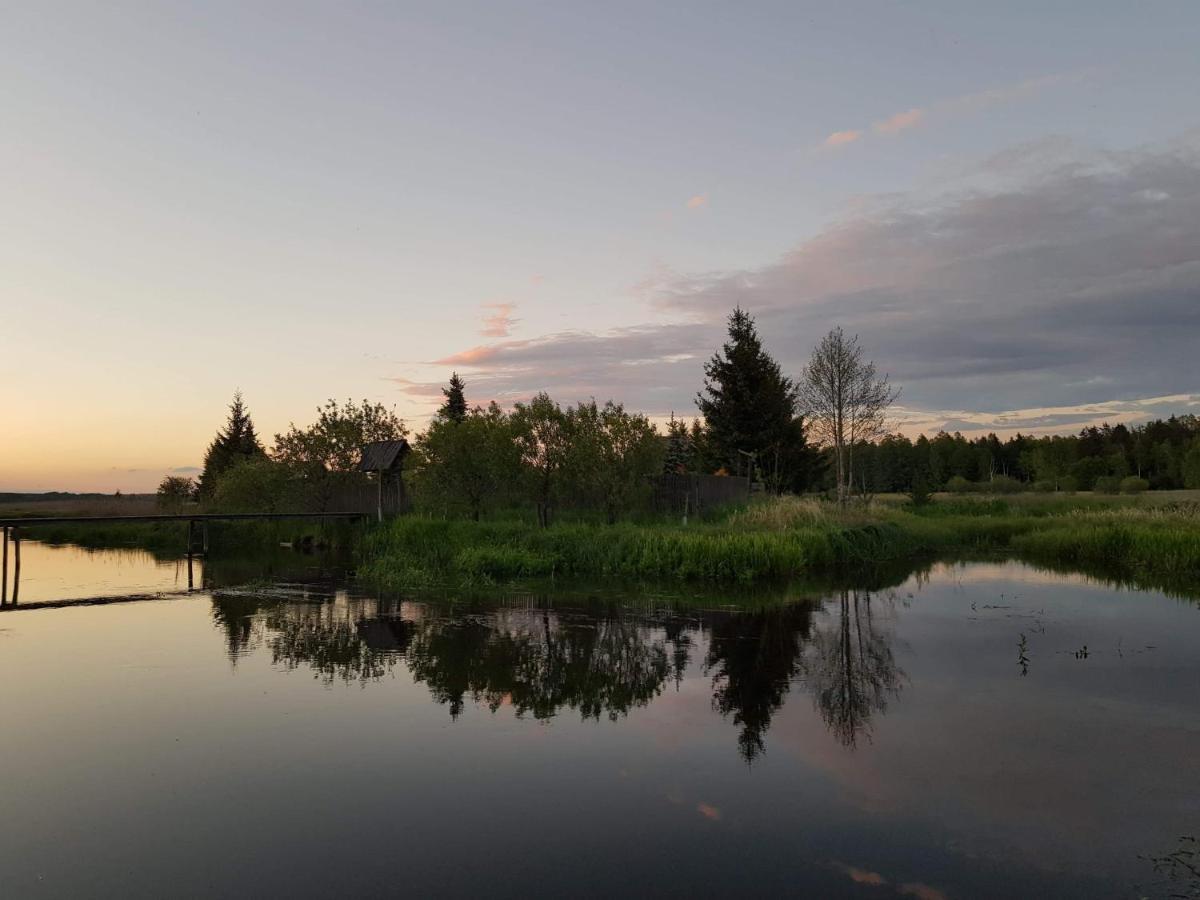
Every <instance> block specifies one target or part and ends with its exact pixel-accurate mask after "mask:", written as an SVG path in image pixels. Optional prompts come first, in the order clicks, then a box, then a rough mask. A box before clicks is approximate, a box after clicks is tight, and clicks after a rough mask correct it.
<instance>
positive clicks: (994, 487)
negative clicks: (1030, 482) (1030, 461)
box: [983, 475, 1025, 494]
mask: <svg viewBox="0 0 1200 900" xmlns="http://www.w3.org/2000/svg"><path fill="white" fill-rule="evenodd" d="M983 489H984V490H985V491H986V492H987V493H989V494H1017V493H1020V492H1021V491H1022V490H1024V489H1025V486H1024V485H1023V484H1021V482H1019V481H1017V479H1015V478H1012V477H1010V476H1008V475H995V476H993V477H992V480H991V481H988V482H985V483H984V485H983Z"/></svg>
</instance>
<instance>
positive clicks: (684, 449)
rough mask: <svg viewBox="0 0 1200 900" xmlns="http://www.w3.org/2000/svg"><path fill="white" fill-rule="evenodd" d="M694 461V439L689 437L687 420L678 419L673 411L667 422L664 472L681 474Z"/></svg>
mask: <svg viewBox="0 0 1200 900" xmlns="http://www.w3.org/2000/svg"><path fill="white" fill-rule="evenodd" d="M691 461H692V441H691V438H690V437H688V427H687V422H685V421H683V419H676V418H675V413H674V412H672V413H671V421H670V422H668V423H667V454H666V457H665V458H664V459H663V472H665V473H666V474H668V475H681V474H683V473H685V472H687V471H688V468H689V464H690V463H691Z"/></svg>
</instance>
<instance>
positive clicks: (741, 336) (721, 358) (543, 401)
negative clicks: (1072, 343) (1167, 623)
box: [159, 308, 1200, 526]
mask: <svg viewBox="0 0 1200 900" xmlns="http://www.w3.org/2000/svg"><path fill="white" fill-rule="evenodd" d="M727 331H728V333H727V339H726V340H725V342H724V343H723V344H722V346H721V347H720V348H719V349H718V350H717V351H716V352H715V353H714V354H713V356H712V357H711V358H710V359H709V361H708V362H707V363H705V365H704V367H703V373H704V379H703V384H702V387H701V390H700V391H698V392H697V394H696V400H695V402H696V407H697V412H698V413H699V415H697V416H696V417H694V418H692V419H691V421H690V422H689V421H687V420H686V419H684V418H676V416H675V415H674V413H672V415H671V418H670V420H669V421H668V423H667V425H666V429H665V433H664V434H660V433H659V431H658V429H657V428H656V427H655V426H654V425H653V424H652V423H651V422H650V421H649V420H648V419H647V418H646V417H645V416H644V415H641V414H639V413H633V412H630V411H628V410H626V409H625V408H624V406H623V405H622V404H620V403H618V402H615V401H613V400H609V401H607V402H605V403H603V404H601V403H598V402H597V401H596V400H595V399H592V400H589V401H586V402H580V403H577V404H575V405H573V406H572V405H568V406H563V405H561V404H560V403H559V402H557V401H556V400H554V399H553V398H552V397H550V395H549V394H547V393H545V392H542V393H539V394H537V395H536V396H534V397H533V398H532V399H530V400H529V401H527V402H520V403H516V404H514V405H513V407H512V408H511V409H503V408H501V407H500V406H498V405H497V404H496V403H494V402H493V403H489V404H488V405H486V406H482V405H475V406H472V405H471V404H470V403H469V402H468V398H467V393H466V387H467V386H466V384H465V383H464V381H463V379H462V378H460V377H459V375H458V374H457V373H454V374H452V376H451V378H450V381H449V384H448V385H447V386H446V387H445V388H444V389H443V395H444V402H443V403H442V405H441V407H440V408H439V409H438V411H437V413H436V415H435V416H434V417H433V419H432V421H431V422H430V424H429V426H428V427H427V428H426V429H425V430H424V431H423V432H421V433H420V434H418V435H416V436H412V435H411V434H410V431H409V429H408V427H407V426H406V424H405V423H404V421H403V420H401V419H400V418H399V417H398V416H397V415H396V414H395V412H394V411H393V410H391V409H389V408H387V407H385V406H384V405H383V404H380V403H371V402H369V401H367V400H363V401H361V402H354V401H349V400H348V401H346V402H344V403H340V402H338V401H335V400H330V401H329V402H328V403H326V404H325V405H324V406H322V407H320V408H319V409H318V410H317V417H316V420H315V421H314V422H313V423H312V424H311V425H309V426H307V427H304V428H300V427H297V426H296V425H295V424H292V425H291V426H289V428H288V430H287V431H285V432H283V433H280V434H276V435H275V436H274V441H273V444H272V446H271V447H270V449H268V448H267V447H266V446H265V445H264V443H263V442H262V440H261V439H260V437H259V436H258V433H257V431H256V429H255V426H254V423H253V421H252V419H251V416H250V413H249V411H248V410H247V409H246V406H245V404H244V402H243V399H242V397H241V395H240V393H239V394H235V396H234V399H233V403H232V404H231V406H230V409H229V416H228V419H227V421H226V423H225V426H224V427H223V428H222V429H221V430H220V431H219V432H218V433H217V435H216V437H215V438H214V439H213V441H212V443H211V444H210V445H209V447H208V449H207V451H206V453H205V458H204V466H203V470H202V472H201V474H200V477H199V478H198V479H197V480H196V481H194V482H193V481H192V480H191V479H187V478H179V477H168V478H166V479H164V480H163V482H162V484H161V486H160V488H159V499H160V501H161V502H162V503H163V505H164V506H178V505H181V504H183V503H185V502H191V501H194V500H199V501H201V502H203V503H204V504H206V505H207V506H211V507H212V508H215V509H222V510H228V511H243V510H244V511H263V512H269V511H281V510H288V509H307V510H322V509H329V508H332V507H331V505H330V504H334V503H336V501H337V498H338V497H339V496H342V495H343V494H341V493H340V491H341V489H342V488H343V486H345V485H354V484H361V483H362V482H363V480H364V478H365V476H363V475H362V474H361V473H358V472H356V467H357V464H358V461H359V453H360V449H361V447H362V446H363V445H364V444H367V443H371V442H373V441H384V440H400V439H405V440H408V439H409V438H410V437H412V440H411V453H410V454H409V457H408V458H407V460H406V462H405V465H404V470H405V476H404V477H405V484H406V487H407V489H408V491H409V494H410V496H411V498H412V501H413V502H414V503H415V504H416V506H417V507H418V508H419V509H423V510H427V511H429V512H432V513H437V514H444V515H464V516H468V517H470V518H473V519H479V518H481V517H482V516H484V515H487V514H489V513H492V512H495V511H496V510H499V509H503V508H511V507H525V508H531V509H532V510H533V511H534V512H535V514H536V517H537V521H538V523H539V524H540V525H542V526H545V525H548V524H550V522H551V521H552V519H553V517H554V515H555V512H556V511H557V510H561V509H576V510H589V511H591V512H593V513H595V514H598V515H601V516H603V518H604V519H605V520H606V521H609V522H614V521H616V520H617V519H618V518H621V517H624V516H628V515H630V514H632V513H635V512H637V511H640V510H643V509H645V508H646V507H647V499H648V497H649V495H650V493H651V481H652V479H653V477H654V476H657V475H664V474H702V475H713V474H715V475H743V476H749V477H751V478H752V479H754V480H755V481H757V482H758V483H760V484H761V485H762V486H763V487H764V488H765V489H766V490H768V491H771V492H773V493H803V492H806V491H824V492H828V493H830V494H832V495H834V496H835V497H836V498H837V499H838V500H839V501H840V502H842V503H845V502H847V501H848V499H849V498H850V497H851V496H852V495H855V494H860V495H862V494H868V495H869V494H874V493H882V492H897V491H898V492H908V493H911V494H913V496H924V495H925V494H927V493H928V492H929V491H931V490H939V489H949V490H970V489H976V488H978V489H985V490H993V491H997V492H1004V491H1009V490H1021V489H1024V488H1025V487H1037V488H1039V489H1043V490H1100V491H1112V492H1116V491H1119V490H1139V489H1144V488H1156V489H1162V488H1181V487H1200V424H1198V422H1197V419H1196V417H1195V416H1181V417H1172V418H1170V419H1166V420H1158V421H1154V422H1150V423H1147V424H1145V425H1141V426H1136V427H1132V428H1130V427H1127V426H1125V425H1115V426H1111V427H1110V426H1108V425H1104V426H1102V427H1099V428H1095V427H1089V428H1085V429H1083V430H1082V431H1081V432H1080V433H1079V434H1078V435H1074V436H1048V437H1034V436H1030V435H1022V434H1017V435H1014V436H1013V437H1010V438H1008V439H1007V440H1000V439H999V438H998V437H997V436H996V435H994V434H989V435H987V436H986V437H978V438H972V439H968V438H965V437H963V436H962V435H961V434H958V433H955V434H946V433H945V432H941V433H938V434H937V435H935V436H934V437H932V438H928V437H925V436H924V435H922V436H921V437H918V438H917V439H916V440H911V439H909V438H908V437H905V436H903V435H900V434H893V433H890V432H889V430H888V427H887V426H888V421H887V416H888V411H889V409H890V407H891V405H892V404H893V402H894V401H895V400H896V398H897V396H898V391H897V390H896V389H895V388H893V387H892V385H891V384H890V383H889V380H888V377H887V376H886V375H880V374H879V373H878V372H877V370H876V367H875V364H874V363H873V362H871V361H870V360H869V359H867V358H866V356H865V354H864V351H863V348H862V347H861V346H860V344H859V342H858V338H857V337H855V336H847V335H846V334H845V333H844V332H843V331H842V329H841V328H834V329H833V330H832V331H830V332H829V334H828V335H826V336H825V337H824V338H822V339H821V341H820V342H819V343H818V344H817V345H816V347H815V348H814V349H813V352H812V356H811V358H810V360H809V362H808V364H807V365H806V366H805V367H804V368H803V369H802V370H801V372H800V373H799V375H798V377H797V378H795V379H793V378H792V377H789V376H788V375H786V374H785V373H784V372H783V369H782V368H781V366H780V365H779V363H778V362H777V361H776V360H775V359H774V358H773V357H772V356H771V355H770V354H769V353H768V352H767V351H766V350H765V348H764V347H763V345H762V340H761V338H760V337H759V334H758V331H757V328H756V326H755V323H754V320H753V318H752V317H751V316H750V315H749V313H747V312H746V311H745V310H742V309H740V308H739V309H735V310H734V311H733V312H732V313H731V314H730V316H729V318H728V329H727Z"/></svg>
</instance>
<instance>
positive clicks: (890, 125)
mask: <svg viewBox="0 0 1200 900" xmlns="http://www.w3.org/2000/svg"><path fill="white" fill-rule="evenodd" d="M924 118H925V110H923V109H921V108H920V107H918V106H914V107H913V108H912V109H908V110H905V111H904V112H898V113H896V114H895V115H891V116H888V117H887V118H886V119H882V120H881V121H879V122H876V123H875V124H874V125H873V126H872V127H873V128H874V129H875V131H876V132H877V133H878V134H895V133H896V132H898V131H904V130H905V129H907V128H912V127H914V126H916V125H918V124H920V122H921V120H922V119H924Z"/></svg>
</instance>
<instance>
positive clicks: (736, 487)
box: [651, 474, 750, 515]
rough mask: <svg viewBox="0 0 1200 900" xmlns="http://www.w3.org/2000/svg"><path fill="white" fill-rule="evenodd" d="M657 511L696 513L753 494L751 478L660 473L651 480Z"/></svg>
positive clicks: (742, 500)
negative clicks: (751, 491) (751, 492)
mask: <svg viewBox="0 0 1200 900" xmlns="http://www.w3.org/2000/svg"><path fill="white" fill-rule="evenodd" d="M651 483H652V486H653V493H652V503H653V505H654V510H655V512H660V513H668V514H676V515H685V514H686V515H696V514H697V513H701V512H703V511H704V510H707V509H714V508H716V507H718V506H723V505H724V504H726V503H741V502H744V501H745V500H747V499H749V497H750V479H749V478H745V477H743V476H740V475H692V474H688V475H658V476H656V477H654V478H653V479H651Z"/></svg>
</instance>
